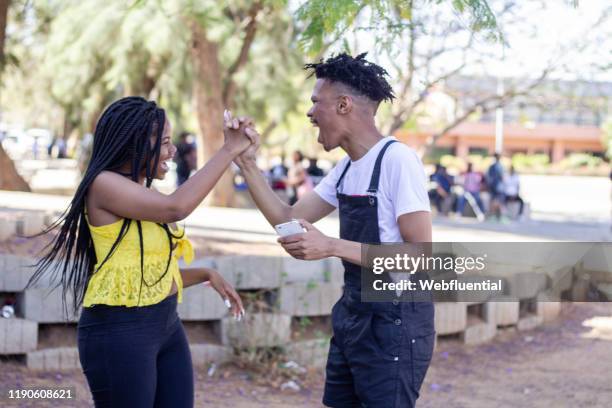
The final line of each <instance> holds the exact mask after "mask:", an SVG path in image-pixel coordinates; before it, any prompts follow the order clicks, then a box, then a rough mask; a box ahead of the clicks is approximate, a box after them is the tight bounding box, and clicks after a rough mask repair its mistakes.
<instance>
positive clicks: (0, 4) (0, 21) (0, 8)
mask: <svg viewBox="0 0 612 408" xmlns="http://www.w3.org/2000/svg"><path fill="white" fill-rule="evenodd" d="M10 3H11V1H10V0H0V73H2V68H3V67H4V39H5V38H6V20H7V17H8V8H9V4H10Z"/></svg>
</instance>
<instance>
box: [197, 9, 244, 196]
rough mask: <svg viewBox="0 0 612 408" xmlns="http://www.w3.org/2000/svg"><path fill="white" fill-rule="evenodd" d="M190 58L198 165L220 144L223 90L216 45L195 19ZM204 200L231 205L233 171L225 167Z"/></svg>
mask: <svg viewBox="0 0 612 408" xmlns="http://www.w3.org/2000/svg"><path fill="white" fill-rule="evenodd" d="M191 33H192V47H191V59H192V62H193V67H194V74H195V84H194V98H195V103H196V111H197V117H198V124H199V126H200V139H199V143H198V144H199V145H200V146H199V148H198V165H199V166H202V165H203V164H204V163H205V162H206V161H207V160H208V159H209V158H210V157H212V156H213V155H214V154H215V152H217V151H218V150H219V149H220V148H221V146H222V145H223V109H224V106H223V91H222V88H221V85H222V78H221V68H220V66H219V54H218V45H217V44H216V43H214V42H211V41H209V40H208V38H207V37H206V30H205V29H204V28H203V27H202V26H201V25H200V24H199V23H198V22H197V21H192V22H191ZM206 201H207V203H209V204H211V205H217V206H224V207H227V206H231V205H232V204H233V201H234V183H233V175H232V172H231V170H230V169H228V170H227V171H226V172H225V173H224V174H223V176H222V177H221V179H220V180H219V182H218V183H217V185H216V186H215V188H214V189H213V191H212V192H211V194H210V195H209V197H208V198H207V200H206Z"/></svg>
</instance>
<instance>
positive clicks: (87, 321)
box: [79, 293, 178, 329]
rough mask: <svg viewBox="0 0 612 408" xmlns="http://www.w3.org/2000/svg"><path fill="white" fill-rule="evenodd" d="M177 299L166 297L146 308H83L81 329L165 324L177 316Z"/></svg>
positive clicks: (92, 306) (80, 320)
mask: <svg viewBox="0 0 612 408" xmlns="http://www.w3.org/2000/svg"><path fill="white" fill-rule="evenodd" d="M177 299H178V295H177V294H176V293H175V294H173V295H169V296H167V297H165V298H164V299H163V300H161V301H160V302H157V303H154V304H151V305H145V306H124V305H117V306H114V305H106V304H94V305H91V306H88V307H83V310H82V312H81V317H80V319H79V328H80V329H84V328H87V327H97V326H101V325H117V324H121V323H138V322H141V323H144V322H149V323H150V322H153V321H158V320H159V321H160V322H165V321H166V320H165V319H166V318H167V317H172V316H174V315H175V314H176V308H177V303H178V302H177Z"/></svg>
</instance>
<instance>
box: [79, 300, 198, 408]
mask: <svg viewBox="0 0 612 408" xmlns="http://www.w3.org/2000/svg"><path fill="white" fill-rule="evenodd" d="M176 304H177V296H176V294H175V295H173V296H170V297H168V298H166V299H165V300H163V301H162V302H160V303H158V304H155V305H151V306H143V307H124V306H106V305H96V306H93V307H86V308H83V313H82V314H81V318H80V320H79V326H78V344H79V357H80V360H81V365H82V367H83V373H84V374H85V377H87V382H88V383H89V388H90V390H91V394H92V397H93V401H94V404H95V406H96V407H97V408H100V407H113V408H118V407H130V408H140V407H143V408H144V407H172V408H175V407H179V408H183V407H193V398H194V390H193V368H192V364H191V354H190V352H189V344H188V343H187V337H186V336H185V331H184V329H183V325H182V323H181V320H180V319H179V318H178V315H177V313H176Z"/></svg>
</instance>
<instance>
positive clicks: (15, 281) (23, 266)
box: [0, 255, 35, 292]
mask: <svg viewBox="0 0 612 408" xmlns="http://www.w3.org/2000/svg"><path fill="white" fill-rule="evenodd" d="M0 257H1V258H2V261H3V262H2V263H0V292H21V291H22V290H23V289H24V288H25V286H26V284H27V283H28V280H29V279H30V278H31V277H32V275H33V274H34V268H33V267H30V265H33V264H34V262H35V260H34V259H31V258H23V257H20V256H16V255H0Z"/></svg>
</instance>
